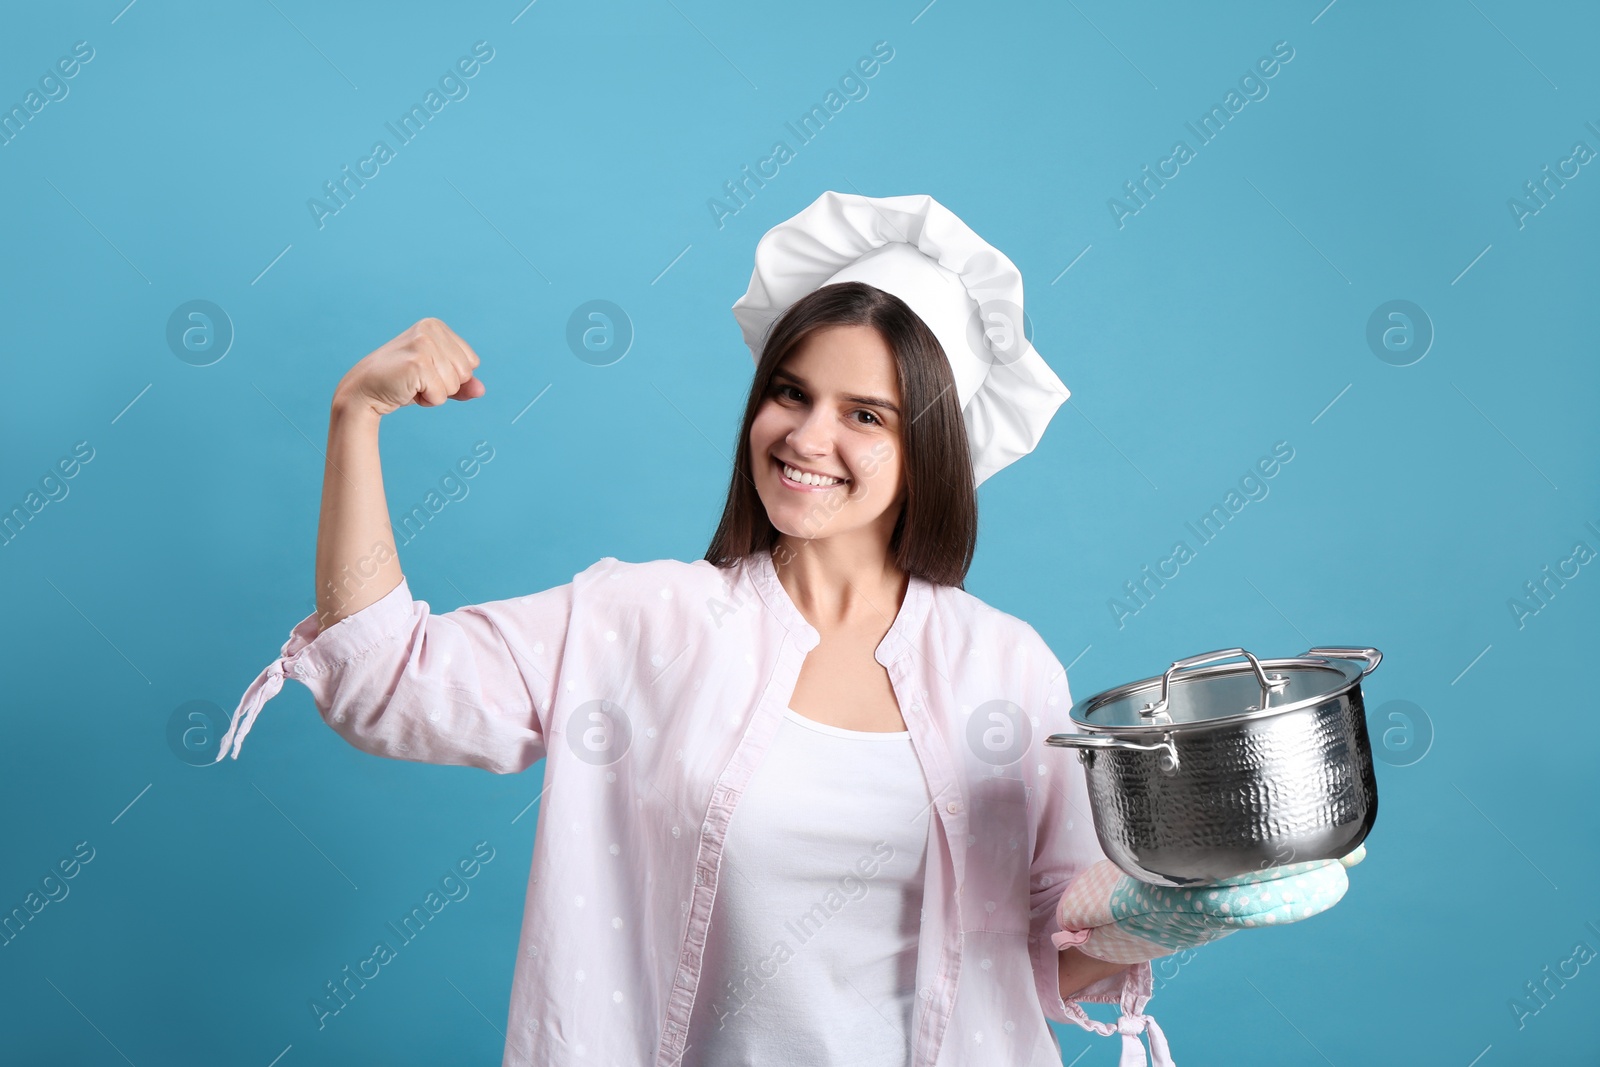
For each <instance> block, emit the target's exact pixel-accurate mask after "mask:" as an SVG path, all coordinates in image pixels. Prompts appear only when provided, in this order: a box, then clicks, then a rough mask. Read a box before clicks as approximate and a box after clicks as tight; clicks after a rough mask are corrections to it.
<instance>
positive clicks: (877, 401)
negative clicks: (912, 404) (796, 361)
mask: <svg viewBox="0 0 1600 1067" xmlns="http://www.w3.org/2000/svg"><path fill="white" fill-rule="evenodd" d="M772 377H773V378H774V379H777V378H787V379H788V380H789V381H791V382H794V383H795V384H796V385H799V386H803V387H805V388H807V389H809V388H811V386H810V385H809V384H807V382H806V380H805V379H804V378H802V377H800V375H798V374H795V373H793V372H792V371H786V370H776V371H773V372H772ZM845 400H846V401H847V402H849V403H851V404H866V405H868V406H870V407H875V408H883V409H884V410H885V411H892V412H894V413H895V414H896V415H898V414H900V409H899V408H898V407H896V406H895V405H894V404H893V403H891V402H890V401H888V400H884V399H882V398H881V397H876V396H847V397H845Z"/></svg>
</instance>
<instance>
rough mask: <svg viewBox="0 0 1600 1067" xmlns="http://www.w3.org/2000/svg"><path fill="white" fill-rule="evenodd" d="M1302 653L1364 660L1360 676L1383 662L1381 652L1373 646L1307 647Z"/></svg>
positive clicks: (1369, 672)
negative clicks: (1364, 664)
mask: <svg viewBox="0 0 1600 1067" xmlns="http://www.w3.org/2000/svg"><path fill="white" fill-rule="evenodd" d="M1304 655H1307V656H1331V657H1332V658H1334V659H1359V660H1364V661H1365V662H1366V664H1367V665H1366V666H1365V667H1364V668H1362V670H1361V677H1363V678H1365V677H1366V676H1367V675H1369V674H1371V673H1372V672H1373V671H1375V670H1377V669H1378V664H1380V663H1382V662H1383V653H1382V652H1379V651H1378V650H1377V649H1375V648H1343V647H1338V648H1311V649H1307V650H1306V651H1305V653H1304Z"/></svg>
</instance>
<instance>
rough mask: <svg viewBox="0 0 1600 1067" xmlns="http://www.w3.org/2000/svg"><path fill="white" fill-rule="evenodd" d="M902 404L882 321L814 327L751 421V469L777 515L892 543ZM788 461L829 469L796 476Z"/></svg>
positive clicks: (803, 532) (780, 522)
mask: <svg viewBox="0 0 1600 1067" xmlns="http://www.w3.org/2000/svg"><path fill="white" fill-rule="evenodd" d="M900 407H901V399H900V386H899V382H898V380H897V376H896V374H895V367H894V355H893V353H892V352H891V351H890V350H889V346H888V343H887V342H885V341H884V339H883V337H882V335H880V334H879V333H878V331H877V330H875V329H873V328H872V327H870V326H830V327H824V328H822V329H819V330H817V331H815V332H813V333H812V334H811V335H810V336H809V337H807V338H806V339H805V341H803V342H802V343H801V345H800V347H799V348H797V349H796V350H795V351H794V352H792V353H790V354H789V357H788V358H787V359H785V360H784V361H783V363H781V364H780V365H779V366H778V369H777V371H776V372H774V374H773V377H772V383H771V385H770V387H769V388H768V391H767V395H766V397H765V398H763V400H762V401H761V407H760V408H759V409H757V411H756V417H755V421H754V422H753V423H752V425H751V427H750V460H751V462H750V469H751V472H752V474H753V476H754V478H755V483H756V492H757V493H759V494H760V496H761V502H762V503H763V504H764V505H766V509H767V517H768V518H769V519H770V520H771V522H772V525H773V526H775V527H777V529H778V530H779V531H780V532H782V533H785V534H788V535H789V536H791V537H799V538H806V539H811V538H819V537H837V536H839V535H841V534H848V533H853V532H856V533H867V534H871V535H873V539H874V540H876V541H878V542H880V543H881V544H883V545H887V544H888V541H889V536H890V534H891V533H893V531H894V524H895V522H896V520H897V519H898V518H899V515H900V505H901V502H902V499H903V493H902V485H901V458H900V439H901V437H900V435H901V426H902V419H901V412H900V410H899V409H900ZM785 464H787V465H788V466H789V467H790V468H795V469H797V470H798V471H800V472H802V473H804V474H809V475H818V476H821V477H816V478H802V479H801V480H799V481H795V480H791V477H790V476H791V475H792V474H794V473H795V471H794V470H789V471H786V470H785V468H784V465H785ZM819 482H820V483H827V484H817V483H819Z"/></svg>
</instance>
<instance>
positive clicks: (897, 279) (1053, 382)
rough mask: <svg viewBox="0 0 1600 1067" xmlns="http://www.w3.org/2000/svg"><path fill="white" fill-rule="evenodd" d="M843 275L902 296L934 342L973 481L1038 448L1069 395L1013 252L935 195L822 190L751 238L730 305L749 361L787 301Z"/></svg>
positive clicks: (757, 356)
mask: <svg viewBox="0 0 1600 1067" xmlns="http://www.w3.org/2000/svg"><path fill="white" fill-rule="evenodd" d="M850 281H857V282H866V283H867V284H868V285H872V286H876V287H877V288H879V289H882V290H883V291H885V292H887V293H892V294H894V295H895V296H897V297H899V298H900V299H901V300H903V301H905V302H906V304H907V305H908V306H909V307H910V308H911V310H912V311H914V312H916V314H917V316H918V317H919V318H921V319H922V321H923V322H924V323H926V324H927V326H928V328H929V329H930V330H932V331H933V335H934V336H935V337H937V338H938V339H939V344H940V346H941V347H943V349H944V353H945V356H946V358H948V359H949V361H950V369H951V371H952V372H953V373H954V376H955V382H956V396H957V399H958V400H959V401H960V403H961V415H962V419H963V420H964V421H965V423H966V427H967V442H968V444H969V446H970V448H971V452H972V467H973V475H974V478H975V479H976V481H975V483H974V484H975V485H982V484H983V481H984V479H986V478H988V477H989V475H991V474H993V473H994V472H995V471H997V470H1000V469H1001V468H1002V467H1004V466H1006V465H1007V464H1009V463H1011V462H1012V461H1014V460H1016V459H1019V458H1021V457H1022V456H1025V455H1027V454H1028V453H1029V452H1032V451H1033V450H1034V448H1035V447H1036V446H1037V445H1038V444H1039V438H1040V437H1041V436H1043V434H1044V428H1045V426H1046V425H1047V424H1048V423H1049V422H1050V418H1051V416H1053V415H1054V414H1055V413H1056V409H1057V408H1059V407H1060V406H1061V404H1062V403H1063V402H1064V401H1065V400H1066V399H1067V397H1068V396H1070V395H1071V393H1070V391H1069V390H1068V389H1067V387H1066V386H1065V385H1063V384H1062V382H1061V379H1060V378H1057V377H1056V375H1055V372H1054V371H1052V370H1051V369H1050V366H1049V365H1048V364H1047V363H1045V361H1044V358H1043V357H1042V356H1040V355H1039V353H1038V352H1036V351H1034V348H1033V345H1032V344H1031V343H1030V342H1029V341H1028V339H1027V337H1026V336H1025V331H1024V326H1023V323H1024V319H1023V313H1022V274H1021V272H1020V271H1018V270H1017V268H1016V265H1015V264H1013V263H1012V262H1011V260H1009V259H1007V258H1006V257H1005V255H1004V254H1003V253H1002V252H1001V251H1000V250H999V249H997V248H995V247H994V246H993V245H990V244H989V243H988V242H986V241H984V239H983V238H981V237H979V236H978V235H977V234H976V233H974V232H973V231H972V229H971V227H969V226H968V225H967V224H966V223H964V222H962V221H961V220H960V219H959V218H957V217H956V216H955V215H954V214H953V213H952V212H951V211H950V209H949V208H947V207H945V206H944V205H943V204H941V203H939V202H938V201H937V200H935V199H934V198H933V197H931V196H927V195H916V196H883V197H870V196H858V195H856V194H853V193H838V192H833V191H829V192H825V193H823V194H822V195H821V196H819V197H817V199H816V200H815V201H813V202H812V203H811V205H810V206H809V207H807V208H806V209H805V210H804V211H801V212H800V213H799V214H798V215H796V216H794V217H793V218H791V219H789V220H788V221H786V222H780V223H779V224H778V225H776V226H774V227H772V229H770V230H768V231H767V232H766V234H765V235H764V236H763V237H762V238H761V240H760V242H758V243H757V245H756V265H755V270H754V271H753V272H752V273H751V275H750V288H749V289H747V290H746V291H745V294H744V296H742V297H740V298H739V299H738V300H737V301H736V302H735V303H734V305H733V317H734V318H735V319H737V320H738V322H739V328H740V330H742V331H743V333H744V341H745V344H747V345H749V346H750V354H751V355H752V356H753V357H754V358H755V360H756V362H758V363H759V362H760V360H761V350H762V347H763V345H764V344H765V342H766V334H767V330H768V329H769V328H770V327H771V325H772V323H773V322H775V321H776V320H777V319H778V317H779V316H781V315H782V314H783V313H784V312H785V311H786V310H788V308H789V306H790V305H791V304H793V303H794V302H795V301H796V300H799V299H800V298H801V297H803V296H805V295H807V294H808V293H812V292H814V291H816V290H817V289H820V288H821V287H822V286H824V285H831V284H833V283H834V282H850Z"/></svg>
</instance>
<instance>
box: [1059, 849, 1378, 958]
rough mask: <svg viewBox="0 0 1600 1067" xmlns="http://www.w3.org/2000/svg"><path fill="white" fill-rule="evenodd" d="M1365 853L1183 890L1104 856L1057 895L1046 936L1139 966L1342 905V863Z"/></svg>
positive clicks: (1344, 883)
mask: <svg viewBox="0 0 1600 1067" xmlns="http://www.w3.org/2000/svg"><path fill="white" fill-rule="evenodd" d="M1366 854H1367V849H1366V846H1365V845H1361V846H1358V847H1357V848H1356V850H1355V851H1354V852H1352V853H1350V854H1349V855H1348V856H1345V857H1344V858H1343V859H1337V860H1316V861H1313V862H1310V863H1291V864H1288V865H1286V866H1283V867H1273V868H1271V869H1269V870H1265V871H1255V872H1252V873H1250V874H1245V875H1240V876H1239V877H1237V878H1228V879H1224V880H1223V881H1220V882H1217V883H1216V884H1214V885H1201V886H1188V887H1185V888H1181V889H1180V888H1173V887H1170V886H1161V885H1151V884H1149V883H1147V882H1141V881H1139V880H1137V879H1135V878H1130V877H1129V876H1128V875H1126V874H1124V873H1123V872H1122V870H1121V869H1120V868H1118V867H1117V866H1116V865H1114V864H1113V863H1112V862H1111V861H1110V860H1101V861H1100V862H1098V863H1096V864H1094V865H1093V866H1091V867H1089V868H1087V869H1085V870H1084V871H1083V873H1082V874H1080V875H1078V876H1077V877H1076V878H1074V879H1073V880H1072V882H1071V883H1070V884H1069V885H1068V886H1067V889H1066V892H1064V893H1063V894H1062V895H1061V902H1060V903H1059V904H1058V905H1056V919H1057V920H1058V921H1059V923H1060V925H1061V931H1060V932H1059V933H1055V934H1051V935H1050V940H1051V941H1052V942H1053V943H1054V944H1055V946H1056V948H1058V949H1063V948H1067V947H1069V946H1074V945H1076V946H1077V947H1078V949H1079V950H1080V951H1082V952H1083V953H1084V954H1085V955H1089V956H1093V957H1095V958H1096V959H1101V960H1105V961H1107V962H1108V963H1142V962H1145V961H1146V960H1153V959H1157V958H1159V957H1161V956H1169V955H1171V954H1172V953H1174V952H1180V951H1182V950H1184V949H1188V948H1198V947H1199V946H1201V945H1204V944H1207V943H1209V942H1211V941H1215V940H1216V939H1217V938H1219V937H1225V936H1227V935H1228V934H1231V933H1233V932H1234V931H1235V930H1240V929H1243V928H1245V927H1256V926H1282V925H1284V924H1286V923H1292V922H1299V921H1300V920H1301V919H1308V918H1310V917H1311V916H1313V915H1316V914H1317V913H1318V912H1323V911H1326V910H1328V909H1329V908H1331V907H1333V906H1334V905H1335V904H1337V903H1338V902H1339V898H1340V897H1342V896H1344V893H1345V890H1346V889H1347V888H1349V884H1350V883H1349V880H1348V879H1347V878H1346V876H1345V868H1346V867H1354V866H1355V865H1356V864H1358V863H1360V862H1361V860H1362V859H1363V858H1364V857H1365V856H1366Z"/></svg>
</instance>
